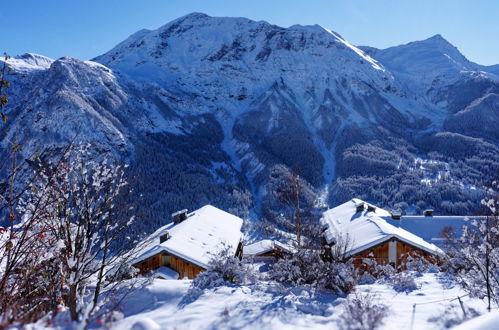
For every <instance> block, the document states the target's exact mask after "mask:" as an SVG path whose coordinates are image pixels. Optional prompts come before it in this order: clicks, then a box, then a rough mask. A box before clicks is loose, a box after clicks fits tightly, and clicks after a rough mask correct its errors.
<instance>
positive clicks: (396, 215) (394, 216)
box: [391, 210, 402, 220]
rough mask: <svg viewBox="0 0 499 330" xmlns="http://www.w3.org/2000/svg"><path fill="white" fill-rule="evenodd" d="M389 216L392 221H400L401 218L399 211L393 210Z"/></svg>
mask: <svg viewBox="0 0 499 330" xmlns="http://www.w3.org/2000/svg"><path fill="white" fill-rule="evenodd" d="M391 214H392V219H393V220H400V218H401V217H402V212H401V211H399V210H393V211H392V212H391Z"/></svg>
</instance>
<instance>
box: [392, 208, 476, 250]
mask: <svg viewBox="0 0 499 330" xmlns="http://www.w3.org/2000/svg"><path fill="white" fill-rule="evenodd" d="M466 218H471V217H469V216H431V217H425V216H413V215H409V216H408V215H403V216H402V217H401V218H400V220H394V219H392V218H391V217H383V219H385V220H386V222H388V223H389V224H391V225H393V226H395V227H400V228H403V229H405V230H407V231H409V232H411V233H413V234H415V235H417V236H419V237H421V238H422V239H424V240H426V241H428V242H432V243H434V244H437V245H439V244H442V243H443V239H442V238H441V235H440V233H441V232H442V230H443V229H444V228H446V227H452V228H453V229H454V233H455V235H456V236H458V237H459V236H461V233H462V227H463V226H464V225H465V224H466V222H465V220H466Z"/></svg>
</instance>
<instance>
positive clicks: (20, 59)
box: [0, 53, 54, 73]
mask: <svg viewBox="0 0 499 330" xmlns="http://www.w3.org/2000/svg"><path fill="white" fill-rule="evenodd" d="M0 62H2V63H3V62H4V59H3V58H1V59H0ZM53 62H54V60H53V59H51V58H48V57H46V56H43V55H38V54H33V53H26V54H23V55H18V56H15V57H11V58H10V59H9V60H8V61H7V64H8V65H9V66H10V67H11V68H12V70H14V71H15V72H19V73H26V72H31V71H37V70H46V69H48V68H49V67H50V65H52V63H53Z"/></svg>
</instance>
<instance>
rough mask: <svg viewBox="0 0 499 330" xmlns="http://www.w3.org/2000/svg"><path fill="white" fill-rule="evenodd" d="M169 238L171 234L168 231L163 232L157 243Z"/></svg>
mask: <svg viewBox="0 0 499 330" xmlns="http://www.w3.org/2000/svg"><path fill="white" fill-rule="evenodd" d="M170 238H171V235H170V233H169V232H166V233H164V234H163V235H161V236H159V244H161V243H163V242H164V241H167V240H169V239H170Z"/></svg>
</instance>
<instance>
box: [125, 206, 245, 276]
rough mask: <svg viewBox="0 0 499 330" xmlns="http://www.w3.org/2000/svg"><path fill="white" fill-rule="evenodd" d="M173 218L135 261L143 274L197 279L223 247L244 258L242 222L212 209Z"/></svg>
mask: <svg viewBox="0 0 499 330" xmlns="http://www.w3.org/2000/svg"><path fill="white" fill-rule="evenodd" d="M172 218H173V222H172V223H170V224H168V225H166V226H163V227H161V228H160V229H158V230H157V231H156V232H155V233H153V234H152V235H151V236H150V237H149V238H148V239H147V242H146V247H145V248H144V249H142V250H141V251H140V252H139V253H138V255H139V256H138V257H137V258H136V259H135V260H134V261H133V266H134V267H136V268H138V269H139V272H140V274H144V273H148V272H152V271H154V276H156V277H160V278H175V277H177V278H178V279H183V278H185V277H187V278H189V279H193V278H195V277H196V276H197V275H198V274H199V273H200V272H202V271H204V270H206V269H207V267H208V263H209V261H210V259H211V258H212V257H213V255H214V254H216V253H217V251H219V250H220V248H222V247H223V246H228V247H229V248H230V249H231V250H232V252H233V253H234V256H238V257H240V258H241V257H242V244H241V238H242V233H241V227H242V224H243V220H242V219H241V218H239V217H237V216H235V215H232V214H230V213H227V212H225V211H222V210H220V209H218V208H216V207H214V206H211V205H206V206H203V207H202V208H200V209H198V210H196V211H194V212H191V213H188V212H187V210H182V211H179V212H175V213H174V214H172Z"/></svg>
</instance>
